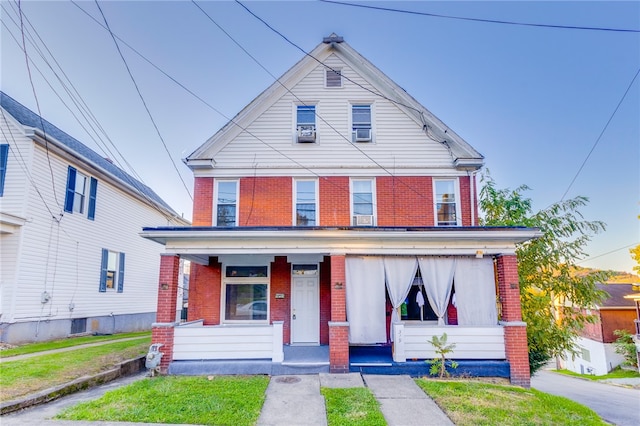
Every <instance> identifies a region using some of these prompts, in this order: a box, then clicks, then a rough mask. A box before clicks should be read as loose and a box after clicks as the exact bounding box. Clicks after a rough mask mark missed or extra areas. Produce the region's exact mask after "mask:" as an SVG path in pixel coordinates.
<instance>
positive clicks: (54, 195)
mask: <svg viewBox="0 0 640 426" xmlns="http://www.w3.org/2000/svg"><path fill="white" fill-rule="evenodd" d="M18 13H19V14H20V33H21V34H22V50H23V51H24V60H25V63H26V66H27V75H28V76H29V83H30V84H31V91H32V92H33V97H34V99H35V101H36V107H37V108H38V116H39V117H40V124H41V126H42V132H43V133H44V147H45V151H46V152H47V163H48V164H49V173H50V174H51V187H52V188H53V198H54V199H55V202H56V206H57V207H58V208H60V203H59V202H58V195H57V192H56V180H55V179H54V176H53V167H52V166H51V157H50V156H49V142H47V135H46V130H45V128H44V122H43V121H42V114H41V113H40V101H39V100H38V94H37V93H36V86H35V85H34V84H33V78H32V77H31V68H30V67H29V57H28V55H27V46H26V43H25V37H24V23H23V21H22V4H21V0H18ZM56 220H60V218H58V219H56Z"/></svg>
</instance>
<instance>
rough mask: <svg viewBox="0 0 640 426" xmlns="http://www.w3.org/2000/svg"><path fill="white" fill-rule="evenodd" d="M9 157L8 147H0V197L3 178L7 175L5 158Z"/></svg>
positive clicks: (0, 195) (6, 145)
mask: <svg viewBox="0 0 640 426" xmlns="http://www.w3.org/2000/svg"><path fill="white" fill-rule="evenodd" d="M8 157H9V145H8V144H2V145H0V197H2V196H3V195H4V177H5V175H6V174H7V158H8Z"/></svg>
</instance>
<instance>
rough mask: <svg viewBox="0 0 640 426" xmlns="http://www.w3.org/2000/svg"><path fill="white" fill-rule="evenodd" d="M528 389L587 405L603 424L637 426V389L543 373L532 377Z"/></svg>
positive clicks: (639, 418)
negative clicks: (603, 421)
mask: <svg viewBox="0 0 640 426" xmlns="http://www.w3.org/2000/svg"><path fill="white" fill-rule="evenodd" d="M531 387H532V388H535V389H537V390H539V391H542V392H546V393H550V394H552V395H558V396H564V397H566V398H569V399H571V400H572V401H576V402H578V403H580V404H582V405H586V406H587V407H589V408H591V409H592V410H593V411H595V412H596V413H598V415H599V416H600V417H602V418H603V419H604V420H605V421H607V422H609V423H613V424H615V425H619V426H627V425H628V426H637V425H640V390H638V389H629V388H624V387H621V386H615V385H607V384H603V383H598V382H593V381H591V380H585V379H578V378H574V377H569V376H565V375H563V374H558V373H552V372H549V371H545V370H540V371H538V372H537V373H536V374H535V375H534V376H533V377H532V378H531Z"/></svg>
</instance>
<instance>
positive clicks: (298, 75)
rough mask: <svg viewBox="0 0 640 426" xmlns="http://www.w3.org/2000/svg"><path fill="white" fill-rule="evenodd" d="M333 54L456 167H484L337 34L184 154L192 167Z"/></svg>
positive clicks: (203, 163) (467, 147) (451, 133)
mask: <svg viewBox="0 0 640 426" xmlns="http://www.w3.org/2000/svg"><path fill="white" fill-rule="evenodd" d="M331 54H335V55H337V56H338V57H339V58H340V59H342V60H343V61H344V62H345V63H347V64H348V65H349V66H350V67H352V68H353V69H354V70H356V71H357V72H359V73H361V74H362V76H363V77H364V78H365V79H367V81H368V82H369V83H370V84H371V85H372V86H373V87H374V88H375V89H376V90H377V91H378V92H379V93H380V95H382V96H383V97H385V98H387V99H389V100H391V101H393V102H395V103H396V105H397V106H398V107H399V108H400V109H402V110H403V111H404V112H405V113H406V114H407V115H408V116H409V117H411V118H412V119H413V120H414V121H415V122H416V123H417V124H418V125H419V126H421V127H422V128H423V130H424V131H425V133H427V134H428V135H429V136H430V137H432V138H434V139H435V140H438V141H439V142H441V143H442V144H444V145H445V146H446V147H447V148H448V149H449V151H450V152H451V155H452V157H453V160H454V165H455V166H456V167H460V168H470V169H474V170H475V169H479V168H480V167H482V165H483V160H484V157H483V156H482V154H480V153H479V152H478V151H476V150H475V149H474V148H473V147H472V146H471V145H469V144H468V143H467V142H466V141H465V140H464V139H462V138H461V137H460V136H459V135H457V134H456V133H455V132H454V131H453V130H451V129H450V128H449V127H448V126H447V125H445V124H444V123H443V122H442V121H441V120H440V119H438V118H437V117H436V116H435V115H433V114H432V113H431V112H430V111H429V110H428V109H427V108H426V107H424V106H423V105H421V104H420V103H419V102H418V101H417V100H416V99H414V98H413V97H412V96H411V95H409V94H408V93H407V92H406V91H405V90H404V89H403V88H402V87H400V86H399V85H398V84H396V83H395V82H394V81H393V80H391V79H390V78H389V77H387V75H385V74H384V73H383V72H382V71H381V70H380V69H378V68H377V67H376V66H375V65H373V64H372V63H371V62H369V60H367V59H366V58H365V57H364V56H362V55H360V54H359V53H358V52H357V51H356V50H355V49H353V48H352V47H351V46H349V45H348V44H347V43H346V42H344V41H343V40H342V37H339V36H337V35H335V34H332V35H331V36H329V37H325V38H324V40H323V42H322V43H320V44H319V45H318V46H317V47H316V48H315V49H313V51H311V52H310V53H309V54H307V55H305V56H304V57H303V58H302V59H301V60H300V61H298V63H296V64H295V65H294V66H293V67H291V68H290V69H289V70H288V71H287V72H285V73H284V74H283V75H282V76H281V77H280V78H279V79H278V80H277V81H275V82H274V83H273V84H272V85H271V86H269V87H268V88H267V89H266V90H265V91H263V92H262V93H261V94H260V95H258V96H257V97H256V98H255V99H254V100H253V101H251V103H249V105H247V106H246V107H245V108H244V109H243V110H242V111H240V112H239V113H238V114H237V115H236V116H235V117H234V118H233V119H231V121H229V122H228V123H227V124H225V125H224V126H223V127H222V128H221V129H220V130H219V131H218V132H216V133H215V134H214V135H213V136H212V137H211V138H210V139H209V140H207V141H206V142H205V143H204V144H203V145H201V146H200V147H199V148H198V149H196V150H195V151H194V152H193V153H191V154H190V155H189V156H188V157H187V158H185V159H184V162H185V164H186V165H187V166H189V167H191V168H192V169H196V168H200V167H208V165H209V164H211V161H212V157H213V155H215V153H217V152H219V151H220V150H221V149H222V148H224V146H226V145H227V144H228V143H229V142H231V141H232V140H233V139H234V138H235V137H236V136H237V135H238V134H240V132H241V131H242V129H244V128H247V127H248V126H249V125H250V124H251V123H252V122H253V120H255V119H256V118H257V117H259V116H260V114H262V113H263V112H265V111H266V110H267V109H268V108H269V107H270V106H271V105H273V103H275V102H276V101H277V100H278V99H280V97H282V96H283V95H284V94H285V93H287V88H292V87H294V86H295V85H296V84H297V83H298V82H299V81H301V80H302V79H303V78H304V77H305V76H306V75H307V74H308V73H310V72H311V71H312V70H313V69H315V68H316V67H317V66H318V65H319V64H323V63H324V61H325V60H326V59H327V58H328V57H329V56H330V55H331Z"/></svg>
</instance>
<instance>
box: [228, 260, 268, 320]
mask: <svg viewBox="0 0 640 426" xmlns="http://www.w3.org/2000/svg"><path fill="white" fill-rule="evenodd" d="M223 291H224V298H223V300H224V303H223V306H222V308H223V311H224V313H223V318H224V321H225V322H248V321H251V322H267V321H268V319H269V267H268V266H225V268H224V278H223Z"/></svg>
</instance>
